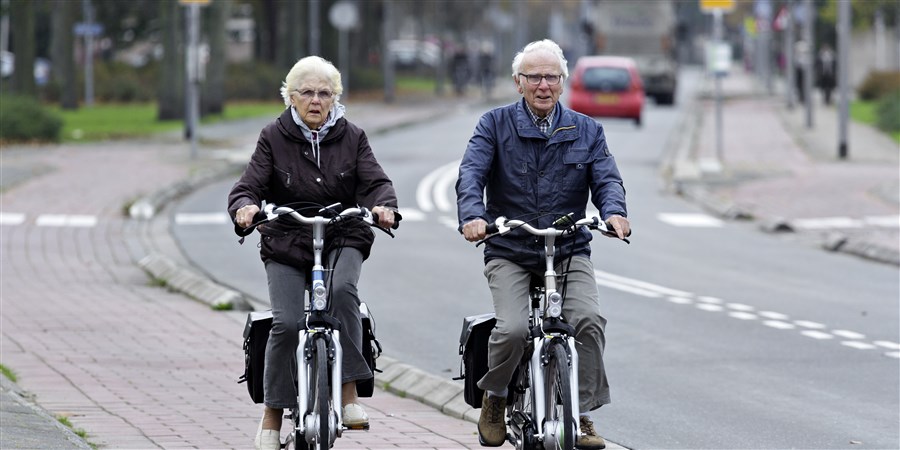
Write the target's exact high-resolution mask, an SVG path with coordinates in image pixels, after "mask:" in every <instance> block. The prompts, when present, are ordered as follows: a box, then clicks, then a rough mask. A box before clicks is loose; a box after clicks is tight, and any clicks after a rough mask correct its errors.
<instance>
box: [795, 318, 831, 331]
mask: <svg viewBox="0 0 900 450" xmlns="http://www.w3.org/2000/svg"><path fill="white" fill-rule="evenodd" d="M794 324H795V325H797V326H799V327H803V328H815V329H819V328H825V324H821V323H819V322H810V321H809V320H795V321H794Z"/></svg>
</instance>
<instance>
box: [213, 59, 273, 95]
mask: <svg viewBox="0 0 900 450" xmlns="http://www.w3.org/2000/svg"><path fill="white" fill-rule="evenodd" d="M285 75H287V71H282V70H278V69H276V68H275V67H274V66H272V65H269V64H265V63H261V62H258V61H256V62H252V63H242V64H229V65H228V67H227V69H226V72H225V98H226V100H266V101H268V100H273V99H276V100H277V99H279V98H281V94H280V90H281V82H282V81H283V80H284V76H285Z"/></svg>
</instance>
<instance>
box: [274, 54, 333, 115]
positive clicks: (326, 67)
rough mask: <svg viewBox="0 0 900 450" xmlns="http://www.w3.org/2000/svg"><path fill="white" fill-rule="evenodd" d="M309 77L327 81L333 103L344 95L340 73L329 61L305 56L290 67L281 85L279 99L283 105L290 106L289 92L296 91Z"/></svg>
mask: <svg viewBox="0 0 900 450" xmlns="http://www.w3.org/2000/svg"><path fill="white" fill-rule="evenodd" d="M310 76H315V77H319V78H322V79H325V80H327V81H328V84H329V85H330V86H329V87H330V88H331V91H332V92H334V99H335V101H337V100H339V99H340V98H341V94H342V93H344V86H343V85H342V84H341V72H339V71H338V70H337V68H336V67H334V64H331V62H330V61H328V60H326V59H323V58H321V57H318V56H307V57H305V58H301V59H300V60H299V61H297V63H296V64H294V67H291V70H290V71H289V72H288V74H287V76H286V77H284V82H282V83H281V97H282V98H284V105H285V106H290V105H291V92H293V91H295V90H297V89H298V88H299V87H300V85H301V84H303V82H304V81H305V80H306V79H307V78H308V77H310Z"/></svg>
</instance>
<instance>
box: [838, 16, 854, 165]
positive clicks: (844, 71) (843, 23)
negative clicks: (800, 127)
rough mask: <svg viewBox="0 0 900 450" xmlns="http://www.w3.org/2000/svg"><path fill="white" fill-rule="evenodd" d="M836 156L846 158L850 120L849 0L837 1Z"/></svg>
mask: <svg viewBox="0 0 900 450" xmlns="http://www.w3.org/2000/svg"><path fill="white" fill-rule="evenodd" d="M837 6H838V22H837V35H838V73H837V75H838V158H840V159H847V152H848V145H847V138H848V136H847V132H848V129H849V126H848V125H849V120H850V98H849V94H848V92H847V88H848V85H849V83H848V82H847V81H848V80H847V76H848V75H849V74H850V71H849V67H848V65H849V60H850V58H849V54H850V39H851V38H850V14H851V13H850V0H839V1H838V5H837Z"/></svg>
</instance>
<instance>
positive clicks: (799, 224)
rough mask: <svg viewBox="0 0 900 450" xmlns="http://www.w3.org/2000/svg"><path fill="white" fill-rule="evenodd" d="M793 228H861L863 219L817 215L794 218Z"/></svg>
mask: <svg viewBox="0 0 900 450" xmlns="http://www.w3.org/2000/svg"><path fill="white" fill-rule="evenodd" d="M791 225H792V226H793V227H794V228H802V229H804V230H822V229H829V228H862V226H863V221H862V220H859V219H853V218H850V217H819V218H815V219H794V220H792V221H791Z"/></svg>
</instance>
